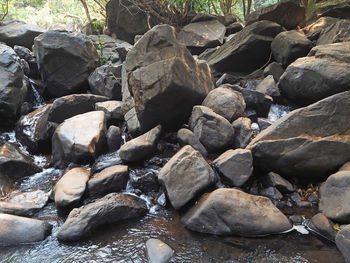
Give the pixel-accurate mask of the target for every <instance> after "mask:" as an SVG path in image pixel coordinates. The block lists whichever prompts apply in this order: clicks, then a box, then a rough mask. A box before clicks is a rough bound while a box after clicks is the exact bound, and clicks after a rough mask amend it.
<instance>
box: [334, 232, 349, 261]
mask: <svg viewBox="0 0 350 263" xmlns="http://www.w3.org/2000/svg"><path fill="white" fill-rule="evenodd" d="M335 243H336V244H337V248H338V249H339V250H340V252H341V253H342V254H343V257H344V259H345V261H346V263H349V262H350V249H349V248H350V225H347V226H345V227H344V228H343V229H342V230H341V231H340V232H339V233H338V234H337V236H336V237H335Z"/></svg>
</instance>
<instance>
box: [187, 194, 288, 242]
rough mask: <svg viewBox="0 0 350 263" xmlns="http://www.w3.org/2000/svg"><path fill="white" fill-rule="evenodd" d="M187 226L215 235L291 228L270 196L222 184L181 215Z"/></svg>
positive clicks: (250, 234)
mask: <svg viewBox="0 0 350 263" xmlns="http://www.w3.org/2000/svg"><path fill="white" fill-rule="evenodd" d="M181 221H182V222H183V223H184V224H185V226H186V228H188V229H190V230H192V231H196V232H201V233H208V234H214V235H239V236H249V237H252V236H263V235H269V234H277V233H281V232H285V231H287V230H290V229H291V228H292V225H291V223H290V222H289V220H288V218H287V217H286V216H285V215H283V214H282V212H281V211H279V210H278V208H277V207H275V206H274V205H273V204H272V202H271V200H270V199H268V198H266V197H262V196H256V195H250V194H247V193H244V192H242V191H240V190H237V189H229V188H221V189H217V190H215V191H214V192H211V193H209V194H206V195H204V196H202V198H201V199H200V200H199V202H198V204H196V205H195V206H193V207H192V208H191V209H190V210H189V211H188V212H186V214H185V215H184V216H183V217H182V218H181Z"/></svg>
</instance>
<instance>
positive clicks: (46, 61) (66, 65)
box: [33, 31, 99, 97]
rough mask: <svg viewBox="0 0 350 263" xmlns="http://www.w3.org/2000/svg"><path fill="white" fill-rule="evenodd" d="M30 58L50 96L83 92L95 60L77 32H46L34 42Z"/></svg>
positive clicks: (94, 53) (88, 43)
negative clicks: (34, 58)
mask: <svg viewBox="0 0 350 263" xmlns="http://www.w3.org/2000/svg"><path fill="white" fill-rule="evenodd" d="M33 50H34V55H35V57H36V58H37V62H38V65H39V68H40V73H41V77H42V79H43V80H44V82H45V84H46V86H47V88H46V91H47V92H48V94H49V95H50V96H52V97H61V96H64V95H68V94H72V93H77V92H80V91H85V90H87V88H88V81H87V80H88V77H89V75H90V74H91V73H92V72H93V71H94V70H95V68H96V67H97V66H98V63H99V58H98V54H97V51H96V49H95V46H94V44H93V43H92V41H91V40H90V39H89V38H88V37H87V36H86V35H83V34H80V33H67V32H58V31H50V32H46V33H43V34H41V35H40V36H38V37H36V38H35V40H34V49H33Z"/></svg>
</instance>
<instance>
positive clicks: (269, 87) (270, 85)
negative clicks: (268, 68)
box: [256, 75, 281, 98]
mask: <svg viewBox="0 0 350 263" xmlns="http://www.w3.org/2000/svg"><path fill="white" fill-rule="evenodd" d="M256 91H259V92H261V93H263V94H266V95H269V96H270V97H272V98H279V97H280V96H281V93H280V91H279V89H278V87H277V84H276V82H275V80H274V77H273V76H272V75H269V76H267V77H265V78H264V80H263V81H261V82H260V84H259V85H258V86H257V87H256Z"/></svg>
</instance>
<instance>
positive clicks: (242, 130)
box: [232, 117, 253, 149]
mask: <svg viewBox="0 0 350 263" xmlns="http://www.w3.org/2000/svg"><path fill="white" fill-rule="evenodd" d="M251 124H252V122H251V120H250V119H249V118H243V117H242V118H238V119H237V120H235V121H234V122H233V123H232V126H233V129H234V130H235V136H234V140H233V147H234V148H242V149H244V148H245V147H246V146H247V145H248V144H249V142H250V139H251V138H252V136H253V131H252V128H251Z"/></svg>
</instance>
